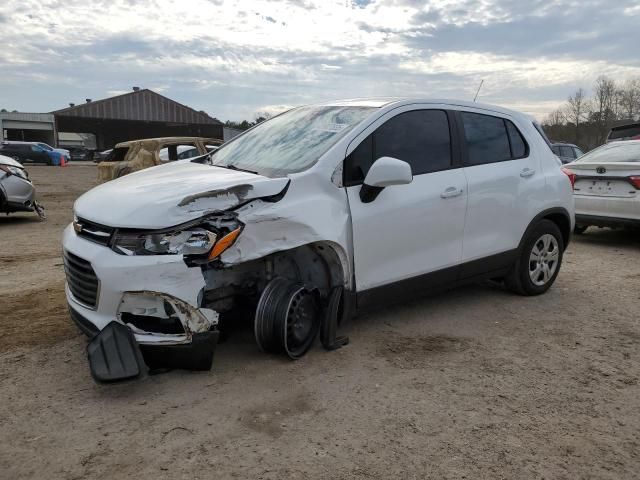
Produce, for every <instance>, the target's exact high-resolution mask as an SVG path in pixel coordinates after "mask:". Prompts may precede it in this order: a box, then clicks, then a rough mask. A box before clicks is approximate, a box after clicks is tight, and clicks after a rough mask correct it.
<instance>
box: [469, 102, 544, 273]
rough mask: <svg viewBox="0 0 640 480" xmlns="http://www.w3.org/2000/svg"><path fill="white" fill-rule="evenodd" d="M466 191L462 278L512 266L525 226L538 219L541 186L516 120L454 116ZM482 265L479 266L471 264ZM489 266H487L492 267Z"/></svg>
mask: <svg viewBox="0 0 640 480" xmlns="http://www.w3.org/2000/svg"><path fill="white" fill-rule="evenodd" d="M457 115H458V119H459V122H458V123H459V125H460V126H461V129H462V133H461V136H462V137H463V138H464V142H463V149H462V153H463V162H464V173H465V176H466V180H467V185H468V189H469V193H468V202H469V206H468V208H467V216H466V220H465V229H464V243H463V253H462V261H463V262H464V263H465V266H464V267H463V268H462V270H461V275H462V276H472V275H475V274H479V273H485V272H486V271H490V270H493V269H499V268H502V267H504V266H505V265H509V264H510V263H511V262H512V261H513V255H514V254H515V249H516V248H517V247H518V245H519V243H520V240H521V238H522V235H523V233H524V231H525V230H526V228H527V226H528V225H529V222H530V221H531V220H532V219H533V217H534V216H535V215H536V214H537V213H538V212H537V211H535V209H536V208H537V205H538V203H539V202H538V201H537V197H538V196H539V195H540V192H543V191H544V186H545V180H544V176H543V174H542V171H541V165H540V159H539V158H538V157H537V156H535V155H534V153H533V152H531V151H530V149H529V146H528V144H527V142H526V140H525V137H524V135H522V133H521V132H520V130H519V129H518V127H517V126H516V120H515V119H510V118H508V117H507V116H500V115H498V114H488V113H486V112H483V113H479V112H477V111H459V112H458V113H457ZM478 259H485V260H484V261H483V262H475V263H469V262H474V261H476V260H478ZM490 260H491V261H490Z"/></svg>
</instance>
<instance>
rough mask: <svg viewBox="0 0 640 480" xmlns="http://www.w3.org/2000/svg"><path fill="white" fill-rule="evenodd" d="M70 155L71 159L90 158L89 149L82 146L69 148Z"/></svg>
mask: <svg viewBox="0 0 640 480" xmlns="http://www.w3.org/2000/svg"><path fill="white" fill-rule="evenodd" d="M69 156H70V157H71V160H88V159H89V150H87V149H86V148H81V147H71V148H69Z"/></svg>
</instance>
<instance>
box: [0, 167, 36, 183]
mask: <svg viewBox="0 0 640 480" xmlns="http://www.w3.org/2000/svg"><path fill="white" fill-rule="evenodd" d="M0 170H2V171H3V172H5V173H6V174H7V175H15V176H16V177H20V178H22V179H24V180H26V181H28V182H30V181H31V180H29V174H28V173H27V171H26V170H24V169H22V168H18V167H14V166H13V165H0Z"/></svg>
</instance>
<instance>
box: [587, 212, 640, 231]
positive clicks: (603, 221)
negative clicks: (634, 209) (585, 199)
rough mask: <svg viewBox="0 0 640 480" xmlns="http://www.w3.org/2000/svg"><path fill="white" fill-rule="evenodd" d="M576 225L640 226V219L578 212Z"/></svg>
mask: <svg viewBox="0 0 640 480" xmlns="http://www.w3.org/2000/svg"><path fill="white" fill-rule="evenodd" d="M576 225H583V226H586V225H595V226H596V227H631V228H640V220H636V219H632V218H617V217H605V216H600V215H584V214H579V213H577V214H576Z"/></svg>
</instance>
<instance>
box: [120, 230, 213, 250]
mask: <svg viewBox="0 0 640 480" xmlns="http://www.w3.org/2000/svg"><path fill="white" fill-rule="evenodd" d="M217 239H218V236H217V235H216V234H215V233H213V232H210V231H209V230H205V229H204V228H194V229H190V230H183V231H181V232H167V233H147V234H144V233H143V234H141V233H127V232H118V233H117V234H116V235H115V238H114V241H113V249H114V250H115V251H116V252H118V253H121V254H124V255H177V254H182V255H207V254H208V253H209V252H210V251H211V249H212V248H213V246H214V245H215V243H216V240H217Z"/></svg>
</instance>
